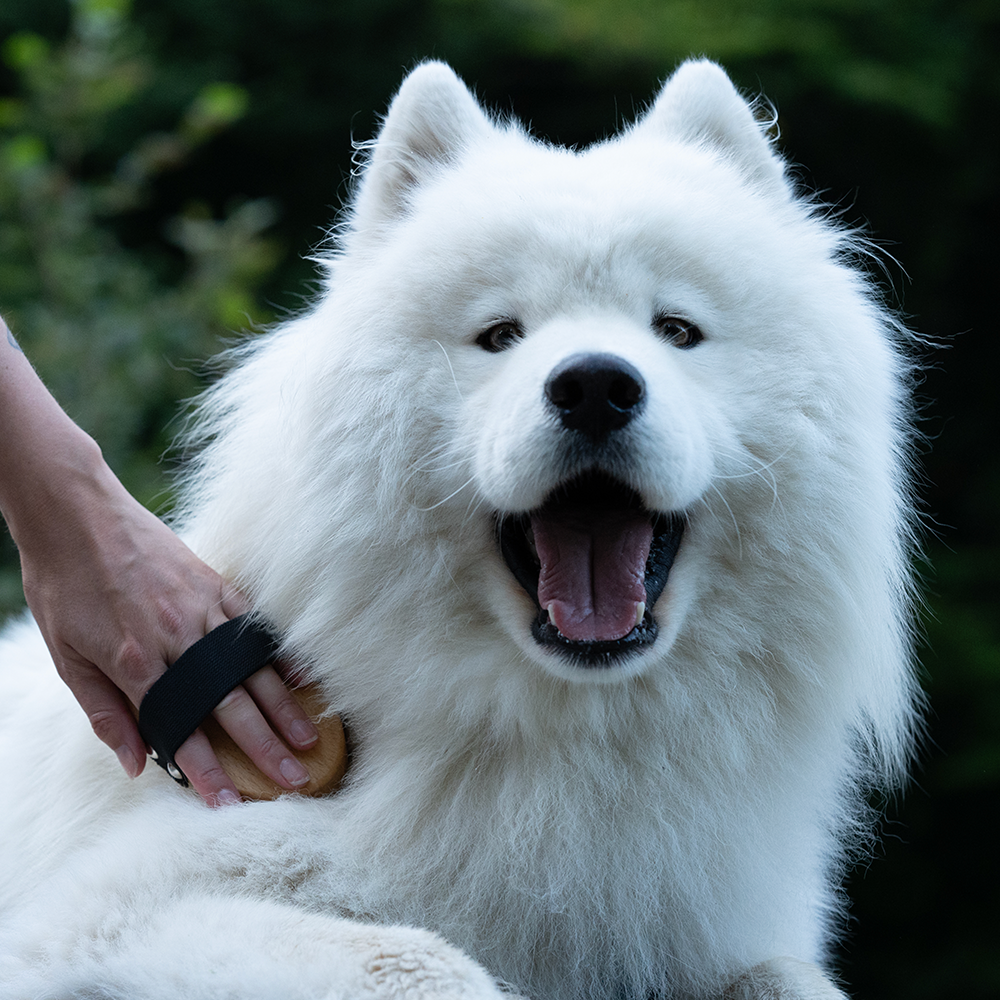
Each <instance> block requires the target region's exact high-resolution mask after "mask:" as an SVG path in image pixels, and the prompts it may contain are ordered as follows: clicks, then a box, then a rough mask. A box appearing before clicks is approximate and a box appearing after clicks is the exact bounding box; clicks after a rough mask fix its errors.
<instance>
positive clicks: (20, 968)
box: [0, 62, 916, 1000]
mask: <svg viewBox="0 0 1000 1000" xmlns="http://www.w3.org/2000/svg"><path fill="white" fill-rule="evenodd" d="M858 249H859V244H858V241H857V240H856V239H855V238H854V237H853V236H852V235H851V234H847V233H844V232H843V231H841V230H840V229H838V228H837V227H836V226H835V225H834V224H832V223H831V222H830V221H829V220H828V219H825V218H823V217H822V213H821V212H819V211H817V209H816V207H815V206H814V205H812V204H810V203H809V202H807V201H803V200H801V199H799V198H797V197H796V196H795V193H794V191H793V189H792V186H791V185H790V183H789V181H788V179H787V177H786V174H785V170H784V167H783V164H782V162H781V160H780V159H779V158H778V157H777V156H776V155H775V153H774V151H773V150H772V149H771V148H770V145H769V142H768V139H767V138H766V134H765V129H764V128H763V127H762V126H760V125H759V124H758V123H757V122H756V121H755V118H754V115H753V112H752V110H751V108H750V107H749V106H748V105H747V104H746V103H745V102H744V101H743V100H742V99H741V98H740V97H739V95H738V94H737V93H736V92H735V90H734V89H733V87H732V85H731V84H730V82H729V81H728V79H727V78H726V76H725V74H724V73H723V72H722V71H721V70H720V69H719V68H718V67H716V66H714V65H712V64H710V63H706V62H695V63H688V64H686V65H684V66H682V67H681V68H680V69H679V70H678V71H677V73H676V74H675V75H674V76H673V77H672V78H671V79H670V80H669V81H668V82H667V84H666V85H665V86H664V88H663V91H662V92H661V94H660V95H659V97H658V99H657V100H656V102H655V104H654V105H653V107H652V108H651V109H650V110H649V112H648V113H647V114H646V115H644V116H643V117H642V118H641V119H640V120H639V121H638V122H637V123H636V124H635V125H634V126H633V127H631V128H629V129H627V130H625V131H624V132H623V133H622V134H621V135H620V136H619V137H617V138H614V139H611V140H609V141H607V142H603V143H600V144H598V145H596V146H593V147H591V148H588V149H586V150H584V151H574V150H567V149H562V148H552V147H550V146H547V145H544V144H542V143H539V142H536V141H533V140H532V139H530V138H528V137H527V136H526V135H525V134H524V133H523V131H522V130H520V129H519V128H518V127H516V126H515V125H508V124H500V123H497V122H494V121H492V120H490V119H489V118H488V117H487V116H486V115H485V114H484V113H483V111H482V110H481V109H480V107H479V105H478V104H477V103H476V101H475V100H474V99H473V97H472V96H471V95H470V93H469V92H468V90H467V89H466V88H465V86H464V85H463V84H462V83H461V82H460V81H459V80H458V79H457V78H456V77H455V75H454V74H453V73H452V72H451V71H450V70H449V69H448V68H447V67H445V66H443V65H440V64H433V63H431V64H426V65H423V66H421V67H419V68H418V69H417V70H416V71H414V72H413V73H412V75H410V76H409V77H408V78H407V80H406V81H405V83H404V84H403V87H402V89H401V90H400V92H399V94H398V96H397V97H396V99H395V101H394V102H393V104H392V107H391V109H390V110H389V113H388V116H387V118H386V120H385V124H384V127H383V128H382V130H381V133H380V134H379V136H378V139H377V140H376V141H375V142H374V143H373V144H372V146H371V148H370V150H369V159H368V163H367V165H366V167H365V168H364V171H363V173H362V174H361V176H360V182H359V186H358V189H357V193H356V197H355V199H354V201H353V204H352V207H351V209H350V212H349V213H348V215H347V216H346V219H345V222H344V224H343V227H342V229H341V231H340V233H339V239H338V246H337V250H336V251H335V252H333V253H332V254H331V255H330V256H329V258H328V259H326V260H325V261H324V266H325V268H326V274H327V278H326V290H325V294H324V295H323V296H322V298H321V300H320V301H319V302H318V303H317V305H316V306H315V308H313V309H312V310H311V311H310V312H308V313H307V314H305V315H302V316H300V317H299V318H297V319H293V320H292V321H290V322H288V323H286V324H284V325H283V326H281V327H280V328H278V329H276V330H274V331H273V332H272V333H270V334H268V335H267V336H263V337H260V338H258V339H255V340H253V341H252V342H251V343H249V344H248V345H247V346H246V347H245V348H243V349H242V350H240V351H238V352H237V356H236V363H235V365H234V367H233V370H232V371H231V372H230V373H229V374H228V375H227V376H226V377H225V378H224V379H223V380H222V381H221V382H220V384H219V385H218V387H217V388H216V389H214V390H213V391H212V392H211V393H210V394H209V396H208V397H207V399H206V400H205V401H204V403H203V405H202V408H201V410H200V419H199V428H200V433H201V435H202V436H203V443H204V445H205V447H204V449H203V451H202V457H201V460H200V462H199V463H198V467H197V469H196V470H195V471H194V473H193V475H192V477H191V479H190V481H189V483H188V492H187V503H186V508H185V509H186V514H185V519H184V526H185V530H186V531H187V533H188V537H189V538H190V540H191V541H192V544H193V545H194V546H195V547H196V549H197V551H199V552H200V553H201V554H202V556H203V557H205V558H206V559H207V560H208V561H209V562H210V563H212V564H213V565H214V566H215V567H216V568H217V569H219V570H220V571H221V572H223V573H225V574H227V575H228V576H229V577H231V578H232V579H233V580H235V581H237V582H238V583H239V585H240V586H242V587H243V588H245V589H246V590H247V592H248V593H250V594H251V595H252V596H253V599H254V602H255V606H256V608H257V609H258V611H259V613H260V615H261V616H262V617H263V618H264V619H265V620H267V621H268V622H269V623H271V625H272V626H273V627H274V628H276V629H277V630H279V631H280V632H281V634H282V635H283V636H284V638H285V642H286V646H287V650H288V651H289V652H291V653H292V654H294V656H295V658H296V659H298V660H299V661H300V662H302V663H304V664H306V665H307V668H308V673H309V675H310V676H311V678H312V679H314V680H316V681H318V682H319V683H320V684H321V685H322V687H323V689H324V691H325V695H326V697H327V700H328V702H329V704H330V706H331V708H332V709H334V710H336V711H337V712H339V713H341V714H342V715H343V717H344V718H345V719H346V720H347V722H348V724H349V727H350V732H351V734H352V737H353V741H354V756H353V762H352V767H351V770H350V771H349V774H348V779H347V781H346V783H345V786H344V788H343V789H342V790H341V791H340V792H338V793H336V794H334V795H331V796H329V797H326V798H321V799H308V798H302V797H296V796H292V795H289V796H285V797H283V798H281V799H279V800H278V801H275V802H269V803H268V802H260V803H251V804H246V805H242V806H233V807H230V808H224V809H219V810H210V809H207V808H205V807H204V806H203V805H202V804H201V802H200V801H199V800H198V799H197V797H196V796H194V795H193V794H192V793H190V792H187V791H185V790H183V789H181V788H179V787H177V786H176V785H174V784H173V783H172V782H171V781H170V780H169V779H168V778H167V777H166V776H165V775H164V774H163V773H162V772H160V771H158V769H155V768H154V769H152V772H153V773H150V769H147V773H146V774H145V775H144V776H143V777H142V778H141V779H139V780H137V781H135V782H133V783H129V782H128V781H127V780H126V779H125V777H124V776H123V775H122V773H121V771H120V769H119V768H118V767H117V764H116V763H115V761H114V759H113V757H112V755H111V754H109V753H108V752H107V750H106V748H105V747H103V746H102V745H101V744H100V743H99V742H98V741H97V740H96V739H95V738H94V737H93V735H92V734H91V733H90V732H89V730H88V728H87V722H86V719H85V717H84V715H83V713H81V712H80V710H79V708H78V707H77V706H76V705H75V703H73V701H72V699H71V697H70V696H69V694H68V692H66V691H65V690H63V689H62V687H61V683H60V681H59V680H58V678H57V677H56V673H55V670H54V669H53V668H52V666H51V664H50V663H49V662H48V660H47V656H46V653H45V651H44V647H43V644H42V642H41V640H40V639H39V637H38V636H37V634H36V633H35V632H34V630H33V628H31V627H30V626H28V625H26V624H25V625H21V626H17V627H14V628H12V629H10V630H8V632H7V634H6V636H5V638H4V639H3V641H2V644H0V658H2V669H3V672H2V684H0V692H2V694H0V755H2V758H0V759H2V761H3V768H4V774H5V781H4V793H3V794H4V804H3V809H2V813H0V843H2V864H0V928H2V929H0V998H3V1000H33V998H47V1000H51V998H57V1000H64V998H70V997H73V998H88V1000H90V998H98V997H99V998H115V1000H118V998H121V1000H125V998H128V1000H161V998H162V1000H181V998H183V1000H209V998H214V1000H220V998H240V1000H258V998H259V1000H277V998H281V1000H318V998H347V1000H354V998H360V997H372V998H387V997H404V996H405V997H424V998H430V997H435V998H444V997H449V998H457V997H476V998H487V997H497V996H498V995H499V994H500V992H501V991H503V990H509V991H513V992H517V993H521V994H524V995H526V996H528V997H530V998H532V1000H587V998H593V1000H598V998H600V1000H647V998H681V997H684V998H689V997H698V998H720V997H723V996H725V997H728V998H736V997H757V998H773V997H781V998H784V1000H819V998H823V1000H827V998H834V997H840V996H841V995H842V994H840V992H839V990H838V989H837V988H836V987H835V986H833V985H832V983H831V981H830V980H829V979H828V978H827V976H826V974H824V972H822V971H821V969H823V968H824V967H825V963H826V962H827V961H828V960H829V947H830V944H831V941H832V940H833V938H834V935H835V934H836V932H837V930H838V929H839V928H840V926H841V925H842V922H843V912H842V908H843V900H842V898H841V895H840V890H839V887H838V884H839V879H840V877H841V875H842V870H843V867H844V865H845V863H846V862H847V861H849V859H850V856H851V855H852V853H853V852H854V851H856V850H857V849H859V848H863V847H864V843H865V840H866V838H867V837H868V836H869V834H870V831H871V821H872V817H871V816H870V815H869V814H868V812H867V810H866V806H865V802H866V793H867V792H868V791H870V790H871V788H872V787H873V786H875V787H878V786H883V785H886V784H890V785H891V784H892V783H895V782H896V781H898V780H899V778H900V777H901V774H902V770H903V768H904V767H905V764H906V760H907V756H908V753H909V748H910V738H911V732H912V729H913V720H914V703H915V700H916V695H915V687H914V682H913V678H912V674H911V667H910V626H909V618H910V601H911V581H910V576H909V569H908V557H909V548H910V542H911V534H912V532H911V529H912V517H911V510H910V506H909V503H908V495H907V477H906V472H907V470H906V452H907V441H908V429H907V423H908V418H909V406H908V401H907V396H906V374H907V362H906V359H905V353H904V352H903V351H902V350H901V348H900V343H901V341H902V340H903V337H904V335H903V333H902V331H900V330H899V328H898V326H897V324H896V323H895V321H894V320H893V319H892V318H891V317H890V316H888V315H887V314H886V312H885V311H884V310H883V308H882V306H881V305H880V302H879V297H878V294H877V292H874V291H873V289H872V288H871V287H870V285H869V283H868V282H867V280H866V278H865V276H864V274H863V273H861V272H860V271H859V269H858V268H856V267H855V266H852V259H853V254H854V253H855V252H856V251H857V250H858ZM53 733H60V734H63V738H62V739H61V740H60V742H59V752H58V754H55V753H53V752H52V751H51V747H52V745H53V744H52V742H51V734H53ZM43 748H44V749H43ZM445 942H448V943H445ZM498 984H500V985H498Z"/></svg>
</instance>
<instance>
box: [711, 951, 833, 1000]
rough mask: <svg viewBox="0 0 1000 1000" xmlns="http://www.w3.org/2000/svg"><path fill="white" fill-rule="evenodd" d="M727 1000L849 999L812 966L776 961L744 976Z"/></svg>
mask: <svg viewBox="0 0 1000 1000" xmlns="http://www.w3.org/2000/svg"><path fill="white" fill-rule="evenodd" d="M723 1000H847V995H846V994H845V993H844V992H843V991H841V990H839V989H837V987H836V986H834V985H833V983H832V982H830V979H829V978H828V977H827V975H826V974H825V973H824V972H823V971H822V969H820V968H819V967H817V966H815V965H812V964H811V963H809V962H800V961H799V960H798V959H796V958H772V959H770V960H769V961H767V962H761V963H760V965H755V966H754V967H753V968H752V969H751V970H750V971H749V972H745V973H744V974H743V975H742V976H740V978H739V979H737V980H736V982H735V983H733V984H732V985H731V986H730V987H729V988H728V989H727V990H726V992H725V993H724V994H723Z"/></svg>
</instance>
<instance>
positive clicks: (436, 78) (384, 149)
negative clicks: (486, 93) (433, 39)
mask: <svg viewBox="0 0 1000 1000" xmlns="http://www.w3.org/2000/svg"><path fill="white" fill-rule="evenodd" d="M492 128H493V125H492V124H491V122H490V120H489V119H488V118H487V117H486V115H485V114H484V113H483V110H482V108H480V106H479V104H478V103H477V102H476V99H475V98H474V97H473V96H472V94H471V93H470V92H469V89H468V88H467V87H466V86H465V84H464V83H462V81H461V80H460V79H459V78H458V77H457V76H456V75H455V72H454V71H453V70H452V69H451V67H450V66H446V65H445V64H444V63H440V62H426V63H423V64H422V65H420V66H418V67H417V68H416V69H415V70H413V72H412V73H410V75H409V76H408V77H407V78H406V79H405V80H404V81H403V85H402V86H401V87H400V88H399V93H397V94H396V97H395V98H394V99H393V102H392V104H391V105H390V106H389V112H388V114H387V115H386V117H385V122H384V124H383V126H382V130H381V131H380V132H379V134H378V137H377V138H376V140H375V142H374V143H373V144H372V146H371V157H370V159H369V161H368V165H367V167H366V169H365V171H364V174H363V177H362V181H361V186H360V188H359V190H358V193H357V197H356V198H355V201H354V212H353V228H354V229H355V230H356V231H361V232H368V231H371V230H377V229H379V228H381V227H382V226H385V225H387V224H391V223H392V222H394V221H395V220H396V219H398V218H400V217H401V216H403V215H405V213H406V211H407V209H408V206H409V200H410V197H411V196H412V194H413V192H414V191H415V190H416V189H417V188H418V187H419V186H420V185H421V184H423V183H425V182H426V181H427V180H428V179H429V178H431V177H433V176H434V175H435V174H436V173H437V172H438V171H440V170H441V169H442V168H443V167H447V166H448V165H449V164H451V163H454V162H456V161H457V160H458V159H459V157H460V156H461V155H462V153H463V151H464V150H465V149H466V148H468V146H469V145H470V144H471V143H472V142H473V141H474V140H475V139H477V138H479V137H482V136H484V135H486V134H488V133H489V132H490V130H491V129H492Z"/></svg>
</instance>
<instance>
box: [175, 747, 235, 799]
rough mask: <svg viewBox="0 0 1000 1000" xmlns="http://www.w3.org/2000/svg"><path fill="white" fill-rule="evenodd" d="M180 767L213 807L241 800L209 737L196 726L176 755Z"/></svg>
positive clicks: (195, 788)
mask: <svg viewBox="0 0 1000 1000" xmlns="http://www.w3.org/2000/svg"><path fill="white" fill-rule="evenodd" d="M174 760H176V761H177V766H178V767H179V768H180V769H181V770H182V771H183V772H184V776H185V777H186V778H187V779H188V781H189V782H191V785H192V787H193V788H194V790H195V791H196V792H197V793H198V794H199V795H200V796H201V797H202V798H203V799H204V800H205V802H206V803H208V805H210V806H213V807H214V806H222V805H232V804H234V803H236V802H241V801H242V799H241V798H240V793H239V792H238V791H237V790H236V786H235V785H234V784H233V782H232V779H231V778H230V777H229V775H228V774H226V772H225V770H224V768H223V767H222V765H221V764H220V763H219V760H218V758H217V757H216V756H215V751H213V750H212V744H211V743H209V741H208V737H207V736H206V735H205V734H204V733H203V732H202V731H201V730H200V729H196V730H195V731H194V732H193V733H192V734H191V735H190V736H189V737H188V738H187V739H186V740H185V741H184V742H183V743H182V744H181V745H180V747H179V748H178V750H177V753H176V754H174Z"/></svg>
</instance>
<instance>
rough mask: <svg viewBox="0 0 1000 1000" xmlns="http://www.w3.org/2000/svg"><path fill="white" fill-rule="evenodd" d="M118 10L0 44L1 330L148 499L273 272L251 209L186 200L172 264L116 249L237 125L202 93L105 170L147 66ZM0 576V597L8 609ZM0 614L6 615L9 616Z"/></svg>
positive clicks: (99, 10) (260, 222)
mask: <svg viewBox="0 0 1000 1000" xmlns="http://www.w3.org/2000/svg"><path fill="white" fill-rule="evenodd" d="M128 15H129V6H128V3H127V2H126V0H77V2H76V3H75V4H74V9H73V20H72V25H71V31H70V34H69V36H68V38H67V39H66V40H65V41H64V42H62V43H61V44H58V45H55V46H53V45H51V44H50V43H49V42H47V41H46V40H45V39H43V38H41V37H39V36H38V35H35V34H32V33H29V32H20V33H17V34H14V35H12V36H10V37H9V38H8V39H7V40H6V42H5V43H4V45H3V50H2V54H3V58H4V59H5V61H6V63H7V65H8V66H9V67H10V68H11V69H13V70H14V71H15V72H16V74H17V76H18V78H19V81H20V91H19V93H18V95H17V96H16V97H12V98H7V99H5V100H4V101H3V102H2V103H0V288H2V294H3V309H4V313H5V316H6V318H7V321H8V323H9V325H10V326H11V328H12V329H13V330H15V331H16V333H17V336H18V339H19V341H20V343H21V345H22V347H23V348H24V349H25V351H26V353H27V354H28V356H29V357H30V358H31V359H32V361H33V363H34V364H35V366H36V368H37V369H38V371H39V373H40V374H41V376H42V378H43V379H44V380H45V381H46V383H47V384H48V386H49V388H50V389H51V390H52V392H53V394H54V395H55V396H56V398H57V399H59V400H60V402H61V403H62V404H63V405H64V406H65V407H66V409H67V410H68V412H69V413H70V414H71V415H72V416H73V417H74V419H76V420H77V422H79V423H80V424H81V425H82V426H84V427H85V428H86V429H87V430H88V431H89V432H90V433H92V434H93V435H94V436H95V438H96V439H97V440H98V442H99V443H100V444H101V446H102V448H103V449H104V452H105V455H106V456H107V457H108V460H109V462H110V464H111V465H112V467H113V468H115V469H116V471H117V472H118V474H119V475H120V476H121V477H122V479H123V481H124V482H125V484H126V486H128V487H129V488H130V489H131V490H132V491H133V492H134V493H135V494H136V495H137V496H139V497H140V498H141V499H143V500H144V501H146V502H147V503H154V504H156V503H159V504H161V505H162V502H163V500H164V498H165V493H164V489H165V487H164V482H163V476H162V471H161V467H160V465H159V464H158V460H159V457H160V455H161V453H162V452H163V450H164V448H165V447H166V444H167V440H166V438H165V436H164V435H165V428H166V427H167V426H168V424H169V423H170V421H171V419H172V417H173V416H174V414H175V413H176V408H177V401H178V400H179V399H181V398H184V397H186V396H190V395H193V394H194V393H195V392H197V390H198V389H199V388H200V386H201V380H200V379H199V377H198V376H197V375H196V374H195V373H194V371H193V370H192V369H195V370H196V369H197V368H198V367H199V366H200V365H201V363H202V362H203V360H204V359H205V358H206V357H207V356H208V355H210V354H213V353H215V352H216V351H217V350H218V349H219V346H220V338H221V337H223V336H226V335H227V334H228V333H229V332H230V331H232V330H234V329H239V328H241V327H244V326H247V325H252V324H255V323H259V322H261V321H263V320H265V319H267V318H268V317H267V315H266V313H264V312H262V311H261V310H260V309H259V307H258V305H257V303H256V299H255V295H254V289H255V287H256V286H257V284H258V283H259V282H260V280H261V279H262V278H263V277H264V276H266V274H267V273H268V272H269V270H270V269H271V268H272V266H273V265H274V263H275V261H276V254H275V248H274V247H273V246H272V245H271V244H270V243H269V242H268V241H267V240H266V239H265V238H264V237H263V236H262V234H263V233H264V232H265V231H266V230H267V228H268V226H269V225H270V224H271V222H272V220H273V215H274V211H273V208H272V207H271V205H270V204H269V203H267V202H265V201H260V200H258V201H251V202H247V203H244V204H241V205H237V206H234V207H233V208H232V210H231V211H229V212H228V214H226V215H225V216H224V217H223V218H218V219H217V218H214V217H213V216H212V214H210V213H209V211H208V210H206V209H205V207H204V205H201V204H199V203H197V202H191V203H190V204H189V205H188V206H187V207H186V209H185V211H184V212H183V214H181V215H179V216H178V217H176V218H174V219H172V220H170V221H169V223H168V225H167V227H166V233H165V235H166V238H167V240H168V241H169V243H170V244H172V247H173V253H172V255H170V254H164V253H162V252H161V253H160V254H159V255H150V254H142V253H137V252H135V251H134V250H132V249H129V248H128V247H126V246H123V244H122V241H121V239H120V238H119V235H118V234H117V232H116V224H117V223H119V222H120V221H121V220H122V219H125V218H127V217H129V215H130V214H132V213H135V212H136V211H138V210H140V209H142V208H143V207H144V206H145V204H146V203H147V200H148V199H149V198H150V196H151V192H152V190H153V184H154V182H155V180H156V178H157V177H158V176H159V175H161V174H162V173H163V172H165V171H169V170H173V169H176V168H178V167H180V166H181V165H183V164H184V163H185V162H186V161H187V160H188V159H189V158H190V157H191V156H192V155H193V154H194V152H195V151H196V150H197V149H198V148H199V147H200V146H202V145H203V144H204V143H206V142H207V141H209V140H210V139H212V137H213V136H215V135H216V134H217V133H218V132H219V131H220V130H222V129H224V128H227V127H228V126H230V125H231V124H232V123H233V122H235V121H237V120H238V119H239V118H240V116H241V115H242V114H243V113H244V112H245V109H246V94H245V92H244V91H243V90H242V88H240V87H237V86H234V85H232V84H229V83H211V84H209V85H206V86H204V87H203V88H202V89H201V90H200V91H199V92H197V93H196V94H195V96H194V99H193V100H192V101H191V103H190V105H189V107H188V108H187V109H186V111H185V112H184V113H183V115H182V116H181V118H180V121H179V122H178V123H177V124H176V125H175V126H174V127H173V128H172V129H171V130H169V131H163V132H155V133H149V134H145V135H143V136H141V138H140V139H139V140H138V142H137V143H136V144H135V145H134V146H133V148H131V149H130V150H128V151H127V152H125V153H124V154H123V155H122V156H121V157H120V159H119V160H118V162H117V163H115V164H113V165H112V167H113V169H112V170H110V171H107V172H106V171H105V170H103V169H102V168H101V167H100V166H96V167H95V166H94V164H93V162H92V157H93V153H94V150H95V149H96V148H97V147H98V146H100V145H101V143H102V142H103V141H104V140H105V138H106V135H107V132H108V130H109V128H111V126H112V123H113V120H114V116H115V114H116V113H118V112H120V111H121V109H123V108H125V107H127V106H128V105H129V104H130V103H131V102H133V101H135V100H136V99H137V98H138V97H140V96H141V94H142V92H143V90H144V88H145V87H146V85H147V82H148V80H149V79H150V77H151V75H152V68H151V65H150V63H149V60H148V58H147V57H146V56H145V54H144V51H143V44H142V38H141V36H140V35H139V34H138V33H137V32H136V30H135V29H134V28H133V27H132V26H131V24H130V21H129V16H128ZM14 589H15V588H14V586H13V585H12V583H11V577H10V575H9V571H8V578H7V580H6V582H5V584H4V585H3V590H2V592H0V599H2V600H6V601H9V600H10V598H11V594H12V593H13V592H14ZM7 607H9V604H8V605H7Z"/></svg>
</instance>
